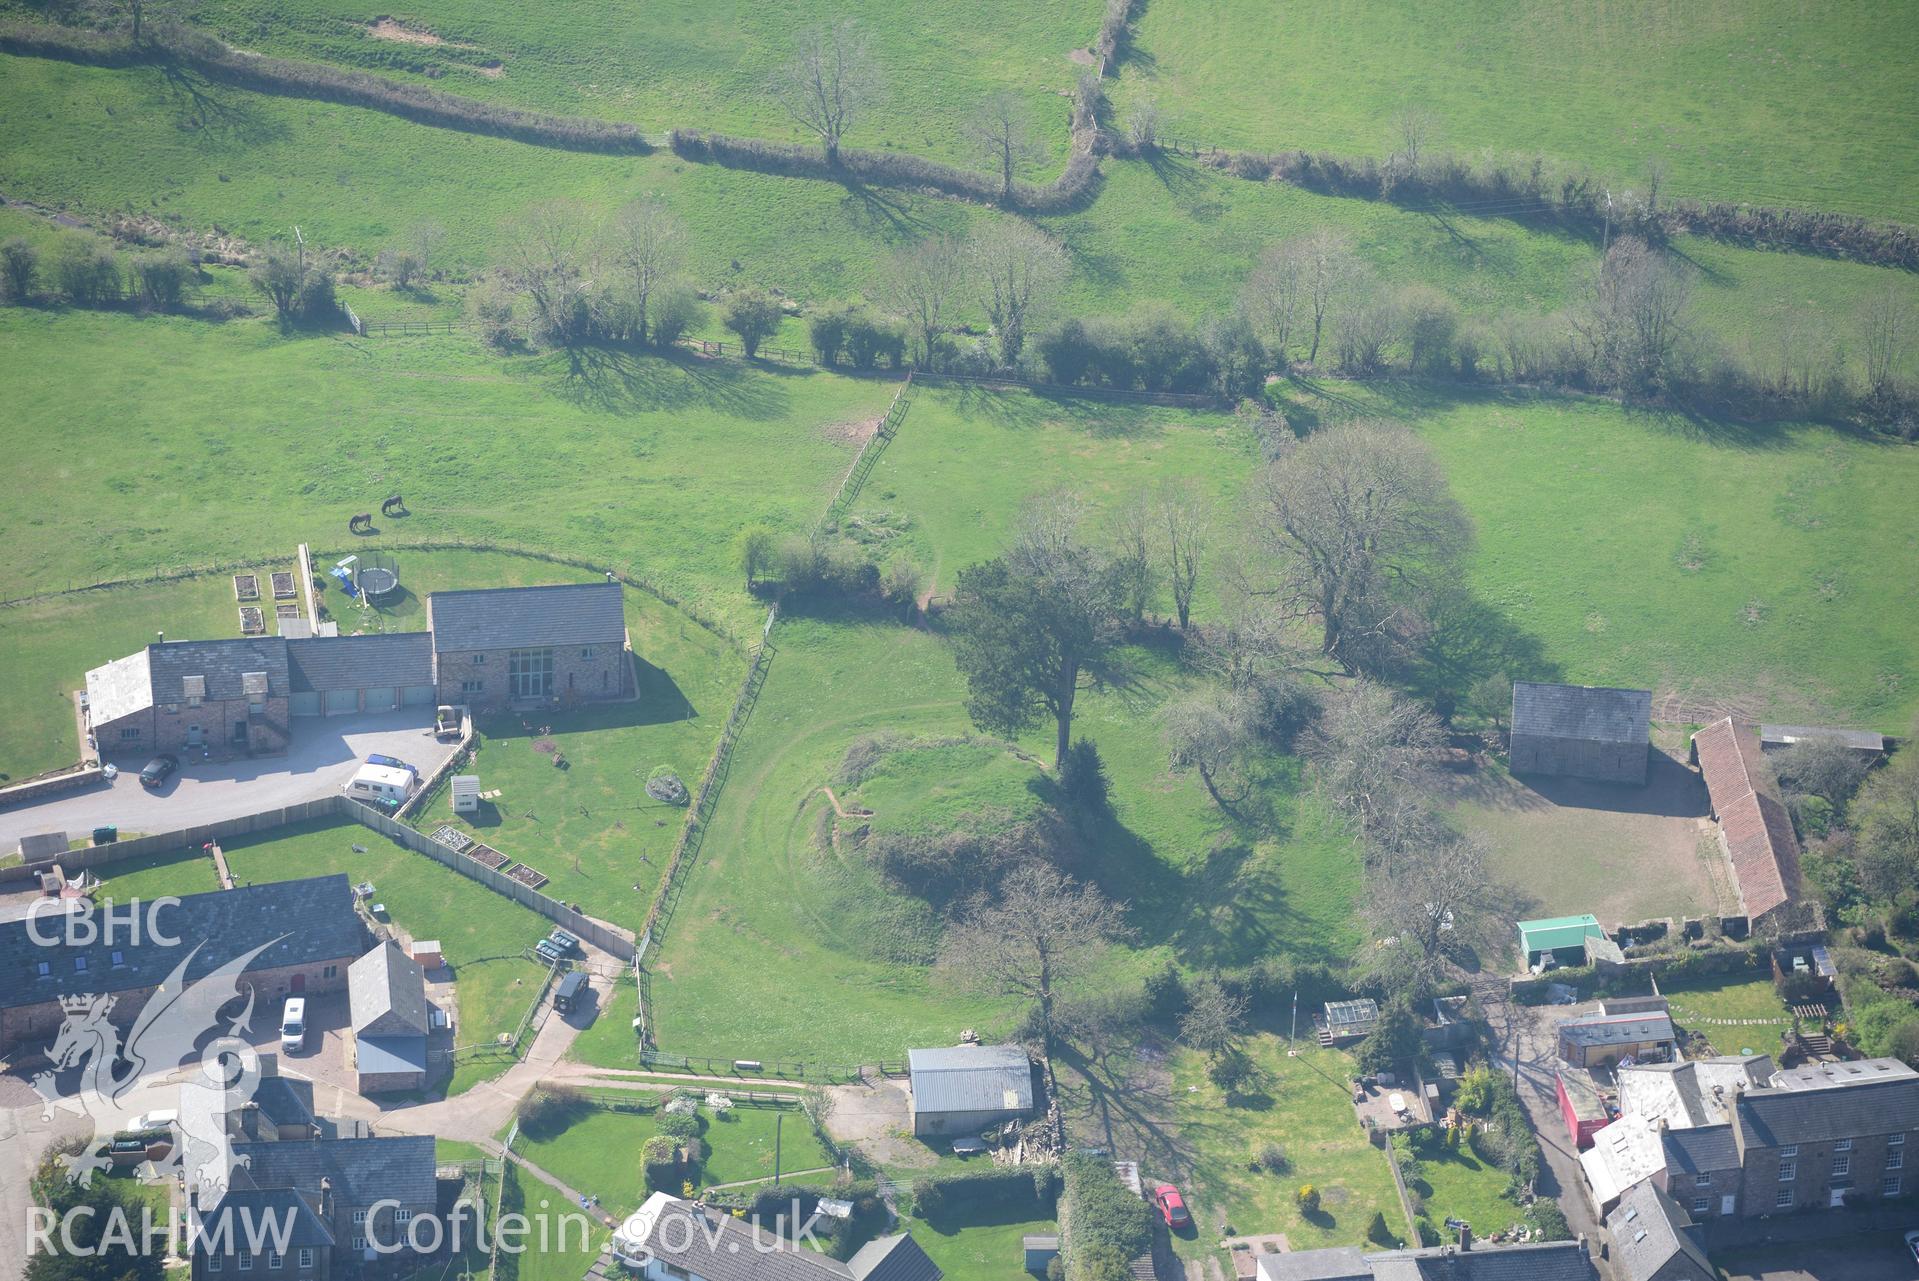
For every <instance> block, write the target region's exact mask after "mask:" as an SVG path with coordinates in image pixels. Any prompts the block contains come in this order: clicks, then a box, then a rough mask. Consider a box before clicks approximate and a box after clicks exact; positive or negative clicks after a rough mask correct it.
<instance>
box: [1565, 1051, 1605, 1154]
mask: <svg viewBox="0 0 1919 1281" xmlns="http://www.w3.org/2000/svg"><path fill="white" fill-rule="evenodd" d="M1553 1090H1554V1093H1555V1094H1556V1095H1557V1096H1558V1098H1559V1115H1560V1118H1561V1119H1562V1120H1564V1121H1565V1122H1566V1135H1567V1137H1568V1138H1570V1139H1571V1140H1572V1141H1573V1147H1574V1148H1575V1149H1578V1148H1589V1147H1591V1146H1592V1142H1593V1135H1595V1134H1597V1133H1599V1131H1601V1130H1603V1129H1605V1128H1606V1123H1607V1122H1608V1121H1610V1120H1612V1114H1611V1113H1610V1112H1608V1111H1607V1110H1606V1102H1605V1100H1604V1099H1602V1098H1601V1097H1600V1095H1599V1086H1598V1084H1597V1083H1596V1082H1594V1080H1593V1076H1592V1073H1591V1072H1588V1071H1587V1070H1586V1069H1585V1068H1576V1067H1573V1066H1572V1065H1571V1064H1569V1063H1561V1064H1560V1065H1559V1066H1558V1067H1557V1068H1555V1069H1554V1070H1553Z"/></svg>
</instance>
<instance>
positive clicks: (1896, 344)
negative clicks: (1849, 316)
mask: <svg viewBox="0 0 1919 1281" xmlns="http://www.w3.org/2000/svg"><path fill="white" fill-rule="evenodd" d="M1912 327H1913V326H1912V308H1911V306H1910V305H1908V304H1907V302H1906V297H1905V294H1904V292H1903V291H1902V290H1900V289H1899V288H1897V287H1895V286H1892V285H1887V286H1886V287H1885V288H1884V289H1882V290H1880V291H1879V292H1878V293H1876V294H1873V295H1872V296H1871V297H1870V298H1868V299H1867V300H1866V305H1865V306H1864V307H1863V308H1862V309H1861V310H1860V313H1859V330H1860V333H1859V337H1860V340H1861V345H1862V346H1864V348H1865V351H1866V393H1867V394H1868V395H1870V396H1872V397H1873V398H1874V399H1879V398H1882V397H1885V396H1889V395H1890V394H1891V393H1892V391H1893V388H1894V387H1895V385H1896V384H1897V382H1898V378H1899V373H1900V371H1901V369H1902V368H1903V367H1904V365H1905V363H1906V357H1907V355H1908V353H1909V349H1910V348H1911V346H1912Z"/></svg>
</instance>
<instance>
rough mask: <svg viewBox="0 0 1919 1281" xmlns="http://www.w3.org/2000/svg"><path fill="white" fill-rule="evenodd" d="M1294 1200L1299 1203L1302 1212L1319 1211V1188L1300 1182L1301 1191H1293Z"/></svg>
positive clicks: (1313, 1212)
mask: <svg viewBox="0 0 1919 1281" xmlns="http://www.w3.org/2000/svg"><path fill="white" fill-rule="evenodd" d="M1293 1200H1294V1201H1295V1202H1297V1203H1298V1205H1299V1212H1300V1213H1301V1214H1317V1213H1319V1189H1318V1188H1316V1187H1314V1186H1313V1185H1312V1184H1310V1183H1302V1184H1300V1185H1299V1191H1297V1192H1295V1193H1293Z"/></svg>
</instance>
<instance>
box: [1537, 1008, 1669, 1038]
mask: <svg viewBox="0 0 1919 1281" xmlns="http://www.w3.org/2000/svg"><path fill="white" fill-rule="evenodd" d="M1559 1035H1560V1036H1562V1037H1564V1038H1565V1039H1566V1040H1568V1041H1570V1042H1572V1043H1573V1044H1575V1045H1585V1046H1603V1045H1634V1044H1637V1043H1639V1042H1641V1041H1670V1040H1672V1039H1673V1031H1672V1017H1671V1016H1670V1015H1666V1014H1660V1013H1646V1014H1615V1015H1604V1014H1595V1015H1589V1016H1587V1017H1586V1018H1583V1019H1567V1020H1566V1021H1565V1022H1564V1023H1561V1024H1560V1025H1559Z"/></svg>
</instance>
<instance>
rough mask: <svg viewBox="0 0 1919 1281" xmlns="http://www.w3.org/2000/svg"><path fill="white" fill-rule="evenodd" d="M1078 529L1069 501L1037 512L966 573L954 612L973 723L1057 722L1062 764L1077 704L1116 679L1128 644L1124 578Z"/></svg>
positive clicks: (1001, 726)
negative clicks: (1119, 646) (1116, 665)
mask: <svg viewBox="0 0 1919 1281" xmlns="http://www.w3.org/2000/svg"><path fill="white" fill-rule="evenodd" d="M1078 523H1079V522H1078V513H1077V510H1076V509H1075V507H1074V506H1073V504H1072V503H1071V502H1070V501H1068V500H1056V501H1051V502H1048V503H1046V504H1045V505H1044V506H1043V507H1041V508H1036V509H1035V510H1034V511H1033V512H1031V513H1029V514H1028V516H1027V518H1026V520H1025V522H1024V524H1023V527H1022V529H1021V532H1020V535H1019V538H1018V539H1017V541H1015V543H1014V545H1013V547H1012V548H1011V549H1010V550H1009V551H1007V553H1006V554H1005V555H1003V556H1000V557H998V558H996V559H994V560H989V561H986V562H985V563H983V564H979V565H974V566H972V567H971V568H968V569H965V570H962V571H961V573H960V576H959V584H958V586H957V588H956V589H955V597H956V601H955V604H954V607H953V609H952V612H951V619H952V627H953V644H954V650H955V654H956V657H957V659H958V661H959V667H960V671H961V672H962V673H963V674H964V675H965V677H966V689H967V698H966V710H967V713H968V715H970V716H971V717H972V718H973V723H974V724H976V725H978V726H979V727H980V728H981V729H984V730H987V731H989V732H992V733H995V734H1005V735H1007V736H1009V737H1010V736H1013V735H1016V734H1019V733H1020V732H1022V731H1023V730H1027V729H1030V728H1032V727H1033V726H1034V725H1036V724H1038V723H1039V722H1040V719H1041V718H1042V717H1043V716H1050V717H1051V718H1052V720H1053V724H1054V729H1055V732H1056V740H1055V750H1056V755H1055V757H1054V759H1055V761H1056V762H1063V761H1064V760H1065V759H1066V753H1067V749H1068V747H1069V746H1070V745H1071V743H1072V731H1073V703H1074V700H1075V699H1076V698H1077V697H1078V695H1079V691H1080V690H1081V689H1082V688H1084V687H1086V686H1088V685H1090V684H1093V683H1094V682H1097V681H1100V680H1103V679H1106V678H1108V677H1110V676H1111V675H1113V669H1112V663H1111V659H1112V650H1113V646H1114V643H1115V642H1116V640H1117V639H1118V626H1117V619H1118V611H1119V587H1118V582H1117V575H1116V574H1115V572H1114V570H1113V567H1112V565H1111V562H1110V561H1109V559H1108V558H1107V557H1105V556H1102V555H1101V554H1099V553H1098V552H1097V551H1095V550H1094V549H1093V548H1090V547H1088V546H1086V545H1085V544H1084V543H1082V542H1081V541H1080V540H1079V536H1078V532H1077V529H1078Z"/></svg>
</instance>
